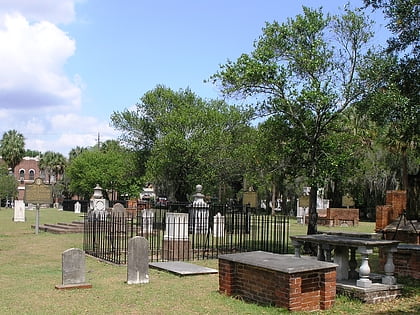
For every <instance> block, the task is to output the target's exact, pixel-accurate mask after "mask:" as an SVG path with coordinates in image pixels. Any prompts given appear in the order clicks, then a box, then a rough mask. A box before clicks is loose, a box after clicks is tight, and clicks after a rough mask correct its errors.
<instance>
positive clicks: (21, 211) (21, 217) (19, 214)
mask: <svg viewBox="0 0 420 315" xmlns="http://www.w3.org/2000/svg"><path fill="white" fill-rule="evenodd" d="M13 221H15V222H25V202H24V201H23V200H15V212H14V216H13Z"/></svg>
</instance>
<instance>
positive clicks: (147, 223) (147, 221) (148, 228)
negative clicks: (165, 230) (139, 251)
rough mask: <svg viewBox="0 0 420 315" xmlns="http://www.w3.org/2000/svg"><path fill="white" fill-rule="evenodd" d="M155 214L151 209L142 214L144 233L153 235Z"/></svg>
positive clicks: (144, 210)
mask: <svg viewBox="0 0 420 315" xmlns="http://www.w3.org/2000/svg"><path fill="white" fill-rule="evenodd" d="M154 216H155V214H154V212H153V211H151V210H149V209H143V210H142V212H141V218H142V227H143V233H145V234H152V232H153V219H154Z"/></svg>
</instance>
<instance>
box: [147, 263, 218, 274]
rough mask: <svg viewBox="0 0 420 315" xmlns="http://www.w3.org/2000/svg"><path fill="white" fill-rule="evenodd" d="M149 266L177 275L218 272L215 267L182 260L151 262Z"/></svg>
mask: <svg viewBox="0 0 420 315" xmlns="http://www.w3.org/2000/svg"><path fill="white" fill-rule="evenodd" d="M149 265H150V267H152V268H155V269H159V270H164V271H168V272H171V273H174V274H176V275H179V276H193V275H203V274H214V273H218V271H217V270H216V269H212V268H208V267H203V266H198V265H194V264H191V263H186V262H183V261H167V262H152V263H150V264H149Z"/></svg>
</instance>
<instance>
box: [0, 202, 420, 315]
mask: <svg viewBox="0 0 420 315" xmlns="http://www.w3.org/2000/svg"><path fill="white" fill-rule="evenodd" d="M12 217H13V211H12V210H11V209H5V208H0V290H1V295H0V296H1V298H0V314H42V315H44V314H66V315H67V314H279V313H288V312H287V311H285V310H283V309H278V308H274V307H265V306H260V305H256V304H252V303H245V302H243V301H241V300H240V299H235V298H231V297H226V296H224V295H221V294H219V293H218V275H217V274H216V275H200V276H192V277H178V276H175V275H173V274H170V273H166V272H162V271H158V270H154V269H150V283H148V284H144V285H127V284H126V283H125V280H126V277H127V275H126V273H127V270H126V267H125V266H116V265H112V264H107V263H104V262H101V261H99V260H97V259H95V258H92V257H87V258H86V270H87V273H86V279H87V281H88V282H89V283H91V284H92V285H93V287H92V289H84V290H68V291H67V290H56V289H55V285H57V284H61V254H62V252H63V251H64V250H66V249H68V248H72V247H76V248H82V241H83V236H82V234H81V233H79V234H64V235H57V234H51V233H46V232H43V231H40V232H39V234H37V235H36V234H35V232H34V229H32V228H31V225H32V224H34V223H35V211H26V217H27V221H26V222H13V221H12ZM81 219H82V218H81V217H80V216H79V215H78V214H74V213H72V212H63V211H57V210H56V209H41V214H40V223H41V224H44V223H57V222H71V221H73V220H81ZM294 222H295V221H294ZM294 222H293V220H292V221H291V226H290V231H291V234H306V227H305V226H301V225H298V224H296V223H294ZM321 229H323V228H320V230H321ZM341 230H343V228H342V229H341ZM344 230H345V231H349V232H355V231H356V230H357V231H359V232H372V230H373V224H372V223H366V224H365V223H362V224H361V225H359V227H357V228H344ZM195 263H197V264H199V265H203V266H207V267H212V268H217V263H218V262H217V260H200V261H196V262H195ZM404 281H406V282H407V284H408V285H407V288H406V290H405V293H404V294H405V296H404V297H402V298H401V299H398V300H396V301H393V302H389V303H382V304H380V305H366V304H362V303H360V302H358V301H354V300H349V299H348V298H345V297H337V299H336V305H335V306H334V308H332V309H331V310H329V311H325V312H322V314H353V313H359V314H403V313H405V314H414V313H419V312H420V307H419V305H420V289H419V287H420V284H419V282H418V281H413V280H410V279H406V280H404ZM319 313H321V312H319ZM297 314H299V313H297ZM311 314H317V313H316V312H315V313H311Z"/></svg>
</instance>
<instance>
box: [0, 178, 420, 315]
mask: <svg viewBox="0 0 420 315" xmlns="http://www.w3.org/2000/svg"><path fill="white" fill-rule="evenodd" d="M37 189H38V190H39V189H41V188H37ZM387 194H388V196H387V200H388V203H389V204H388V205H387V206H386V207H384V206H378V207H377V211H378V212H379V214H378V216H377V221H376V223H375V224H370V229H371V231H372V232H369V231H365V232H354V231H353V229H354V228H356V227H357V226H359V224H362V223H360V222H359V223H358V224H356V225H354V224H350V225H347V224H346V225H343V224H341V225H338V226H336V225H327V226H325V228H326V230H324V231H322V230H321V231H320V232H319V234H315V235H303V233H302V232H304V229H305V224H303V222H302V220H299V219H298V220H296V222H293V223H292V222H291V221H290V220H289V217H287V216H284V215H280V214H276V215H274V216H272V215H262V214H258V213H256V212H253V211H252V210H251V209H249V208H248V207H242V208H240V209H234V210H232V209H229V208H228V209H225V208H223V207H220V206H218V207H216V206H215V205H212V204H208V203H207V202H206V201H205V200H204V195H203V194H202V187H201V185H197V187H196V192H195V194H194V195H193V196H194V201H193V202H192V204H191V205H190V206H189V207H182V206H180V205H177V208H176V209H172V208H171V206H170V204H168V206H167V207H166V208H165V209H164V211H163V212H159V211H157V209H153V208H152V207H143V206H142V207H141V208H140V209H138V210H136V211H127V209H126V208H125V207H124V205H122V204H120V203H115V204H114V205H113V206H112V207H110V206H109V204H108V201H107V200H105V199H104V198H103V195H102V190H101V188H100V187H99V186H96V187H95V189H94V193H93V197H92V199H91V201H90V208H89V211H88V212H87V213H83V212H81V206H80V203H75V204H74V211H72V212H69V211H61V210H58V209H54V210H52V211H56V214H60V213H61V214H71V215H72V216H71V219H69V220H64V221H63V222H61V223H56V224H52V223H46V222H45V223H44V222H43V221H44V220H43V215H42V212H43V211H45V210H41V211H39V207H38V206H37V207H35V209H34V208H33V207H31V209H34V210H27V209H25V204H24V203H23V205H22V204H21V203H19V202H16V203H15V209H14V210H13V222H14V224H25V225H26V226H30V227H31V228H32V229H34V230H35V234H34V235H35V236H36V235H38V234H39V233H40V232H44V233H47V234H50V235H57V236H56V237H60V236H59V235H60V234H63V235H62V236H61V237H64V236H66V237H69V236H72V237H71V238H69V240H71V239H73V241H72V246H70V247H68V248H62V250H61V252H60V255H61V283H60V284H57V283H56V284H55V286H54V287H55V289H57V290H59V291H62V290H64V291H67V290H69V289H72V290H77V289H88V290H95V289H98V288H97V285H95V284H94V282H95V281H94V279H93V278H92V277H91V276H92V275H91V274H90V273H91V272H93V273H95V270H94V269H95V266H94V267H93V268H92V267H87V266H86V264H90V265H91V266H92V264H93V265H95V263H94V262H95V261H96V262H97V263H96V264H98V263H101V265H102V268H109V267H105V266H106V265H109V266H115V267H117V266H120V267H117V268H119V270H123V269H124V270H125V276H124V277H123V274H122V273H120V272H118V274H120V275H121V278H120V279H119V280H117V279H114V280H110V281H117V282H118V281H119V282H120V283H125V284H126V285H140V286H142V287H143V286H144V287H145V288H146V286H149V285H153V282H154V280H155V279H154V276H156V275H157V276H160V275H161V274H162V273H163V274H166V273H173V274H175V275H176V276H178V277H179V276H181V277H186V276H191V275H194V277H211V278H210V279H213V283H214V284H213V285H214V287H213V290H214V291H217V292H219V294H221V296H226V297H228V296H232V297H237V298H239V299H242V300H244V301H246V302H248V303H251V304H255V307H257V308H258V307H267V306H271V307H273V309H275V308H278V307H280V308H284V309H287V310H289V311H294V312H301V311H316V310H323V311H324V312H327V311H328V310H329V309H334V307H335V306H334V305H336V303H340V302H339V301H340V299H342V298H350V299H351V300H353V301H359V302H362V305H375V304H378V303H379V304H384V303H392V302H395V301H397V300H399V299H401V298H403V296H404V293H403V292H404V285H403V284H401V283H399V279H404V277H407V276H408V277H411V278H412V279H419V272H420V271H419V263H418V261H419V260H418V257H419V245H418V230H417V226H418V225H417V222H412V221H408V220H407V219H406V218H404V213H403V212H404V211H403V207H401V204H402V203H404V202H406V199H405V198H404V194H401V192H399V191H389V192H388V193H387ZM28 198H35V197H33V196H32V197H31V196H30V197H28ZM43 198H47V197H45V196H44V197H36V198H35V199H34V200H35V201H37V202H44V201H45V200H44V199H43ZM47 199H48V198H47ZM383 209H385V210H383ZM159 210H162V209H159ZM344 210H348V209H346V208H345V209H344ZM381 211H386V212H387V213H388V214H387V215H386V216H385V215H381V214H380V212H381ZM3 213H4V210H3V211H2V212H0V214H3ZM28 214H30V216H31V217H33V219H34V220H35V221H36V224H35V225H34V224H32V223H33V222H28V220H27V219H26V217H27V215H28ZM391 214H392V215H391ZM266 217H267V218H266ZM384 217H386V219H384ZM69 218H70V217H69ZM76 218H79V220H75V219H76ZM156 218H159V220H156ZM268 218H270V219H268ZM31 221H32V220H31ZM40 221H41V223H40ZM76 222H77V223H76ZM292 224H293V225H294V226H295V227H294V228H293V229H296V227H298V229H299V230H300V231H301V233H297V232H296V231H291V230H290V229H291V225H292ZM75 226H78V228H76V227H75ZM36 227H38V230H37V229H36ZM66 227H70V228H69V230H68V231H65V230H66ZM59 229H63V230H64V232H59V231H58V230H59ZM337 229H338V230H337ZM340 229H341V230H340ZM375 229H376V233H375ZM392 233H393V234H392ZM413 233H417V234H415V237H413V236H412V234H413ZM77 240H78V241H77ZM289 240H290V242H289ZM410 241H412V242H411V244H410V243H409V242H410ZM403 242H404V243H403ZM407 242H408V243H407ZM416 242H417V243H416ZM308 243H310V244H314V245H315V246H316V247H317V249H318V255H317V256H316V257H313V256H308V255H306V254H305V253H304V251H303V248H304V247H305V245H306V244H308ZM400 243H401V244H400ZM273 244H276V245H277V246H274V245H273ZM69 245H70V244H69ZM47 252H49V251H48V250H47ZM55 255H56V256H59V253H58V252H56V253H55ZM55 261H57V259H55ZM56 268H58V267H56ZM88 268H90V269H89V270H88ZM56 270H57V269H56ZM156 272H157V274H156ZM55 274H57V273H55ZM105 277H106V276H105ZM401 277H403V278H401ZM59 279H60V278H59V277H58V278H57V279H55V282H58V281H59ZM111 279H113V277H111ZM182 281H184V280H182ZM202 281H204V282H205V281H206V280H205V279H202ZM414 281H416V280H414ZM417 281H418V280H417ZM96 282H97V280H96ZM162 285H164V284H162ZM98 287H99V288H100V287H101V285H98ZM102 288H103V286H102ZM142 290H143V289H142ZM414 297H415V299H416V300H418V299H419V294H416V295H415V296H414ZM238 301H240V300H238ZM259 305H261V306H259ZM264 305H265V306H264ZM417 306H418V305H417ZM360 307H362V306H360ZM364 307H366V306H364ZM413 307H414V308H415V307H416V306H413ZM0 311H1V309H0Z"/></svg>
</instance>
